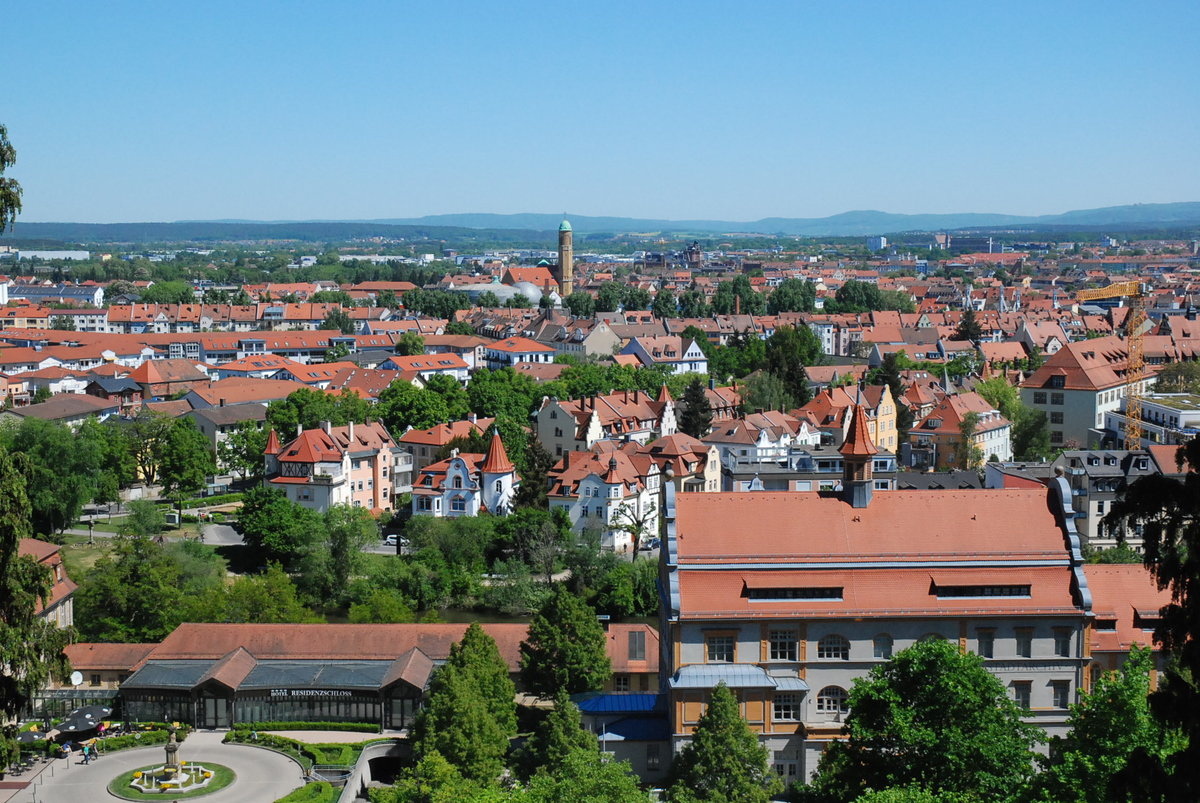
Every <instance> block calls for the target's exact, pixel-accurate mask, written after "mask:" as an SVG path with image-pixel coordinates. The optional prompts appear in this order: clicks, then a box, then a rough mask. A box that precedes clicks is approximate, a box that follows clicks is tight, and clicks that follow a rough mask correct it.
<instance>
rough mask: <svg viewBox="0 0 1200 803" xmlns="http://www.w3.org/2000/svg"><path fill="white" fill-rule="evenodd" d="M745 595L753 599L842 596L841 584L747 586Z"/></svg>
mask: <svg viewBox="0 0 1200 803" xmlns="http://www.w3.org/2000/svg"><path fill="white" fill-rule="evenodd" d="M746 596H747V598H749V599H754V600H764V601H773V600H787V599H831V600H840V599H841V598H842V587H841V586H798V587H797V586H791V587H781V588H747V589H746Z"/></svg>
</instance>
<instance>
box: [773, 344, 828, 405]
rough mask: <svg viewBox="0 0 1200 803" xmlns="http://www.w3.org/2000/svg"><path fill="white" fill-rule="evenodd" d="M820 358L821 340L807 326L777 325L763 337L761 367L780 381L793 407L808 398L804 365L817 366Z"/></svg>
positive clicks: (809, 395)
mask: <svg viewBox="0 0 1200 803" xmlns="http://www.w3.org/2000/svg"><path fill="white" fill-rule="evenodd" d="M821 359H822V358H821V343H820V341H819V340H817V337H816V335H814V334H813V333H812V330H811V329H809V328H808V327H807V326H799V327H791V326H780V327H779V328H777V329H776V330H775V333H774V334H773V335H771V336H770V337H769V338H767V348H766V355H765V366H764V367H765V369H766V371H767V373H769V374H771V375H773V376H774V377H776V378H777V379H779V380H780V381H781V382H783V384H784V386H785V387H786V388H787V392H788V395H789V396H791V400H792V404H793V405H795V406H796V407H801V406H803V405H805V404H808V402H809V401H810V400H811V399H812V391H811V390H809V388H808V374H807V373H805V371H804V368H805V366H808V365H819V364H820V362H821Z"/></svg>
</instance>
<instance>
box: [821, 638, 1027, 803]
mask: <svg viewBox="0 0 1200 803" xmlns="http://www.w3.org/2000/svg"><path fill="white" fill-rule="evenodd" d="M845 730H846V733H847V737H848V738H846V739H845V740H843V741H838V742H834V743H833V744H832V745H830V747H829V749H828V750H827V751H826V752H825V755H824V756H822V758H821V762H820V764H819V765H818V767H817V774H816V776H815V777H814V779H813V783H812V789H811V791H812V792H813V793H814V798H815V799H817V800H822V801H851V800H856V799H858V797H859V796H860V795H863V794H865V793H866V792H868V791H870V790H881V789H892V788H896V787H914V788H919V789H923V790H926V791H929V792H933V793H937V794H943V795H944V794H951V795H954V794H961V795H965V796H972V795H973V796H974V797H975V798H977V799H979V800H988V801H992V800H996V801H1000V800H1010V799H1013V797H1014V796H1015V795H1016V794H1017V793H1018V792H1019V791H1020V790H1021V789H1022V788H1023V787H1024V785H1025V783H1026V782H1027V781H1028V779H1029V777H1030V776H1031V774H1032V772H1033V754H1032V746H1033V744H1034V742H1035V741H1036V740H1037V739H1038V738H1039V735H1040V733H1041V730H1040V729H1039V728H1037V727H1036V726H1034V725H1028V724H1026V723H1024V722H1022V721H1021V711H1020V709H1019V708H1018V707H1017V705H1016V704H1015V703H1014V702H1013V701H1012V700H1010V699H1009V697H1008V695H1007V694H1006V693H1005V689H1004V687H1003V686H1002V685H1001V683H1000V681H999V680H997V679H996V677H995V676H994V675H992V674H991V673H990V672H988V671H987V670H986V669H985V668H984V666H983V659H982V658H980V657H979V656H977V655H972V654H969V653H963V652H961V651H959V649H958V646H957V645H955V644H953V643H951V642H949V641H942V640H930V641H922V642H918V643H917V644H915V645H913V646H912V647H910V648H908V649H906V650H903V651H902V652H899V653H897V654H896V656H895V657H894V658H892V660H890V661H888V662H887V663H885V664H880V665H878V666H875V667H873V668H872V669H871V671H870V672H869V673H868V675H867V677H865V678H862V679H858V680H855V681H854V687H853V689H852V690H851V692H850V713H849V714H848V715H847V717H846V723H845Z"/></svg>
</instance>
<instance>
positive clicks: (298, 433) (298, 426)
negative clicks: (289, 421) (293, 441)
mask: <svg viewBox="0 0 1200 803" xmlns="http://www.w3.org/2000/svg"><path fill="white" fill-rule="evenodd" d="M303 434H304V425H303V424H301V423H300V422H299V421H297V422H296V437H297V438H299V437H300V436H301V435H303Z"/></svg>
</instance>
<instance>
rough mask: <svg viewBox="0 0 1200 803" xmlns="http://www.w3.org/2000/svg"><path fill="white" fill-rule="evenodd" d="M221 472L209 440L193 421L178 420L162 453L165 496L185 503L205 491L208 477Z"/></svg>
mask: <svg viewBox="0 0 1200 803" xmlns="http://www.w3.org/2000/svg"><path fill="white" fill-rule="evenodd" d="M216 473H217V465H216V460H215V459H214V457H213V451H212V448H211V447H210V446H209V443H208V438H206V437H204V433H203V432H201V431H200V429H199V428H198V427H197V426H196V422H195V421H193V420H192V419H190V418H177V419H175V423H174V424H172V425H171V431H170V432H168V433H167V437H166V438H164V439H163V440H162V442H161V443H160V445H159V450H158V480H159V482H160V483H161V484H162V488H163V493H164V494H165V495H166V496H168V497H174V498H175V499H177V500H178V501H179V503H180V505H181V506H182V504H183V500H184V499H185V498H186V497H187V496H189V495H191V494H195V493H199V492H200V491H202V490H204V487H205V485H206V483H207V482H208V478H209V477H210V476H212V475H213V474H216Z"/></svg>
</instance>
